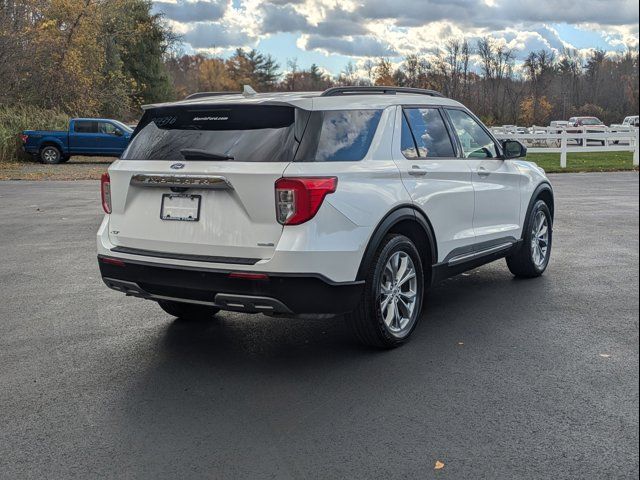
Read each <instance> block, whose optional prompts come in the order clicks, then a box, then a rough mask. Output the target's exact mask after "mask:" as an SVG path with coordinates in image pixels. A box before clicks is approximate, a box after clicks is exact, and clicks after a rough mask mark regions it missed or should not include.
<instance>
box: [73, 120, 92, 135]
mask: <svg viewBox="0 0 640 480" xmlns="http://www.w3.org/2000/svg"><path fill="white" fill-rule="evenodd" d="M73 131H74V132H76V133H98V122H90V121H86V120H80V121H77V122H75V123H74V127H73Z"/></svg>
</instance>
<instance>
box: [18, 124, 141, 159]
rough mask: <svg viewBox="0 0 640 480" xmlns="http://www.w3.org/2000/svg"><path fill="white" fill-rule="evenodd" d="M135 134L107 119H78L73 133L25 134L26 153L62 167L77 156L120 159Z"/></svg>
mask: <svg viewBox="0 0 640 480" xmlns="http://www.w3.org/2000/svg"><path fill="white" fill-rule="evenodd" d="M132 132H133V130H132V129H131V127H128V126H127V125H125V124H124V123H122V122H118V121H117V120H110V119H106V118H74V119H73V120H71V122H69V130H67V131H54V130H25V131H24V132H22V134H21V135H20V137H21V139H22V149H23V150H24V151H25V152H27V153H30V154H32V155H33V156H34V157H37V158H38V160H40V161H41V162H42V163H61V162H66V161H67V160H69V159H70V158H71V157H72V156H73V155H89V156H95V157H119V156H120V155H121V154H122V152H124V150H125V148H127V145H128V144H129V139H130V138H131V133H132Z"/></svg>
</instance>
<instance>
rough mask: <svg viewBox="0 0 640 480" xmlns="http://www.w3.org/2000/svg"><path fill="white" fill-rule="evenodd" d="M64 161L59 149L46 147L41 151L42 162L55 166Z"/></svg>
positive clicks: (51, 146)
mask: <svg viewBox="0 0 640 480" xmlns="http://www.w3.org/2000/svg"><path fill="white" fill-rule="evenodd" d="M61 161H62V153H61V152H60V150H59V149H58V147H54V146H53V145H46V146H44V147H42V150H40V162H42V163H47V164H50V165H54V164H56V163H60V162H61Z"/></svg>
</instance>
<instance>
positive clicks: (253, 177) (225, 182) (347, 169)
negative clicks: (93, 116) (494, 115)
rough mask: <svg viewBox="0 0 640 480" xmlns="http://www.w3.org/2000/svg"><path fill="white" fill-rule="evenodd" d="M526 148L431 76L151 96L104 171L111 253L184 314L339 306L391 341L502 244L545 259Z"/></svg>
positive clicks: (519, 258)
mask: <svg viewBox="0 0 640 480" xmlns="http://www.w3.org/2000/svg"><path fill="white" fill-rule="evenodd" d="M249 91H250V90H249ZM525 154H526V149H525V148H524V147H523V146H522V145H521V144H520V143H518V142H515V141H504V142H502V143H500V142H498V141H497V140H496V139H495V138H494V137H493V136H492V135H491V133H490V132H489V131H488V130H487V128H486V127H485V126H484V125H483V124H482V123H481V122H480V121H479V120H478V119H477V118H476V117H475V116H474V115H473V114H471V113H470V112H469V111H468V110H467V109H466V108H465V107H464V106H463V105H461V104H460V103H458V102H455V101H453V100H450V99H447V98H444V97H443V96H442V95H440V94H438V93H437V92H433V91H430V90H419V89H408V88H392V87H338V88H332V89H329V90H326V91H325V92H311V93H309V92H306V93H270V94H255V92H251V93H245V94H224V95H220V94H214V93H211V94H197V95H195V96H192V97H190V98H188V99H186V100H184V101H180V102H176V103H167V104H160V105H152V106H149V107H147V108H146V111H145V114H144V116H143V117H142V120H141V121H140V124H139V125H138V127H137V128H136V130H135V132H134V134H133V139H132V141H131V143H130V145H129V147H128V148H127V150H126V151H125V152H124V154H123V155H122V158H121V159H120V160H118V161H116V162H115V163H113V165H111V167H110V168H109V173H108V174H105V175H104V177H103V179H102V203H103V207H104V209H105V211H106V213H107V214H106V215H105V218H104V221H103V222H102V225H101V227H100V230H99V231H98V235H97V237H98V238H97V240H98V259H99V265H100V270H101V273H102V277H103V279H104V281H105V283H106V284H107V285H108V286H109V287H111V288H113V289H115V290H118V291H120V292H123V293H126V294H127V295H133V296H137V297H141V298H146V299H150V300H154V301H157V302H158V303H159V304H160V306H161V307H162V308H163V309H164V310H165V311H166V312H168V313H170V314H172V315H174V316H177V317H183V318H204V317H211V316H212V315H214V314H215V313H217V312H218V311H219V310H235V311H241V312H247V313H257V312H261V313H265V314H269V315H289V316H291V315H295V316H318V315H322V316H328V315H339V314H346V319H347V320H348V321H349V323H350V324H351V325H352V326H353V330H354V332H355V334H356V336H357V337H358V338H359V339H360V340H361V341H363V342H364V343H367V344H370V345H375V346H380V347H394V346H397V345H399V344H401V343H402V342H404V341H405V340H407V338H408V337H409V336H410V334H411V332H412V331H413V329H414V328H415V326H416V324H417V322H418V319H419V318H420V314H421V310H422V308H423V298H424V292H425V289H426V288H428V287H429V286H430V285H433V284H434V283H435V282H437V281H439V280H442V279H444V278H446V277H449V276H451V275H455V274H458V273H461V272H463V271H465V270H469V269H472V268H475V267H478V266H479V265H482V264H484V263H487V262H490V261H493V260H496V259H499V258H503V257H506V259H507V265H508V267H509V269H510V270H511V272H512V273H513V274H514V275H516V276H520V277H536V276H539V275H540V274H542V272H543V271H544V270H545V268H546V267H547V264H548V262H549V255H550V253H551V239H552V238H551V237H552V228H551V227H552V223H553V210H554V199H553V191H552V189H551V186H550V184H549V181H548V180H547V178H546V177H545V174H544V171H543V170H541V169H540V168H538V167H537V166H536V165H535V164H532V163H529V162H526V161H523V160H520V157H523V156H524V155H525Z"/></svg>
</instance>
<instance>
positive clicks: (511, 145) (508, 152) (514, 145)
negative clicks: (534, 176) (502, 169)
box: [502, 140, 527, 160]
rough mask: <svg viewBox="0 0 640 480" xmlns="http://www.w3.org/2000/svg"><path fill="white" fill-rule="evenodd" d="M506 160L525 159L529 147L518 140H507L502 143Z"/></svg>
mask: <svg viewBox="0 0 640 480" xmlns="http://www.w3.org/2000/svg"><path fill="white" fill-rule="evenodd" d="M502 150H503V151H504V158H505V160H509V159H512V158H523V157H526V156H527V147H525V146H524V145H523V144H521V143H520V142H519V141H517V140H505V141H504V142H502Z"/></svg>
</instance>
